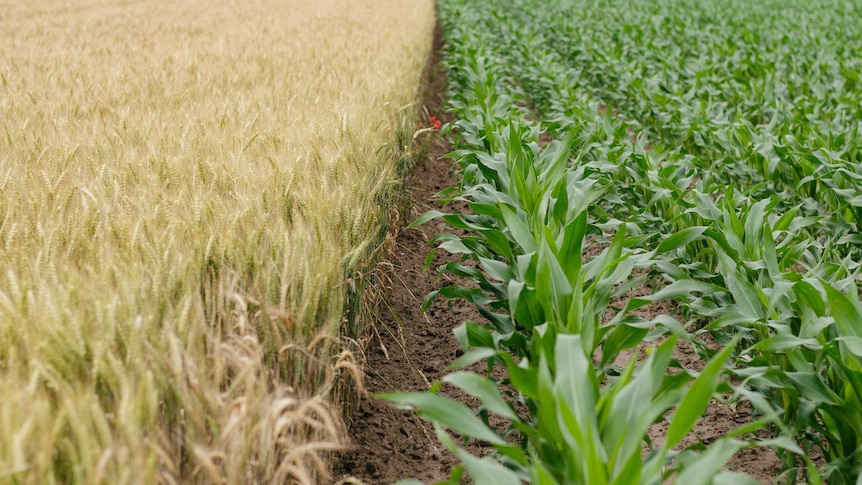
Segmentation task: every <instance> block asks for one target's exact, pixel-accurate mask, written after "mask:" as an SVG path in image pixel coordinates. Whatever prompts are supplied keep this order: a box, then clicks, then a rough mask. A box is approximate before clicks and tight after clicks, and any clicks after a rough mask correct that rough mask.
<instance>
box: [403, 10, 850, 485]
mask: <svg viewBox="0 0 862 485" xmlns="http://www.w3.org/2000/svg"><path fill="white" fill-rule="evenodd" d="M766 3H767V4H768V3H769V2H766ZM791 3H792V4H793V5H792V7H791V9H792V10H794V12H796V13H797V14H798V15H796V16H788V17H789V18H783V17H782V18H779V16H778V14H777V13H776V10H775V9H770V6H769V5H763V6H749V5H747V4H745V3H743V2H737V1H732V0H727V1H721V2H681V1H678V0H664V1H660V2H615V1H609V2H598V3H595V4H593V3H590V2H583V1H576V0H558V1H555V2H548V3H542V2H537V1H533V0H517V1H514V2H502V1H492V2H484V3H483V4H482V6H481V8H479V6H478V4H477V2H475V1H472V0H446V1H443V2H440V4H439V10H440V16H441V21H442V22H443V24H444V28H445V31H446V36H447V52H446V53H447V60H446V63H447V68H448V73H449V81H450V88H451V90H450V109H451V110H452V111H453V112H454V113H455V115H456V117H457V120H456V121H455V122H454V123H453V124H452V125H451V126H450V127H449V130H450V132H451V133H452V134H453V136H454V140H455V143H456V151H455V152H453V153H452V157H453V158H454V159H455V160H456V162H457V167H458V172H459V175H460V182H459V186H458V188H456V189H450V190H447V191H444V192H443V193H441V197H443V198H447V199H458V200H463V201H465V202H466V203H467V204H468V206H469V211H464V212H460V213H458V212H456V213H454V214H442V213H437V212H432V213H428V214H426V215H425V216H424V217H423V218H421V219H420V220H419V221H417V223H422V222H425V221H427V220H429V219H432V218H436V217H442V218H443V219H444V220H445V221H446V222H447V223H448V224H449V225H450V226H452V227H453V228H456V229H459V230H461V232H460V233H459V234H462V235H454V234H448V235H443V236H441V237H439V238H438V240H437V243H438V244H437V245H438V247H439V248H441V249H444V250H447V251H449V252H452V253H458V254H461V255H462V256H463V259H462V261H461V262H459V263H451V264H448V265H446V266H445V267H444V268H442V270H444V271H448V272H450V273H453V274H455V275H457V276H460V277H462V278H465V279H467V280H469V281H470V284H467V285H463V286H462V285H454V286H450V287H446V288H443V289H441V290H439V292H435V293H434V294H432V295H429V298H434V297H437V296H442V297H446V298H463V299H466V300H469V301H471V302H472V303H474V304H475V305H476V307H477V308H478V309H479V311H480V312H481V313H482V314H483V316H484V317H485V318H486V320H487V323H485V324H481V323H476V322H466V323H465V324H464V325H462V326H461V327H459V328H458V329H457V330H456V335H457V337H458V339H459V341H460V342H461V345H462V346H463V348H464V350H465V353H464V355H463V356H462V357H461V358H459V360H458V361H456V362H455V363H453V368H455V369H460V370H458V371H457V372H454V373H453V374H450V375H449V376H448V377H446V378H445V379H444V381H445V382H447V383H449V384H451V385H454V386H456V387H459V388H461V389H462V390H464V391H465V392H466V393H467V394H470V395H472V396H474V397H475V398H477V401H478V402H479V403H480V404H479V405H478V406H476V407H474V408H473V409H471V408H469V407H467V406H465V405H463V404H459V403H457V402H455V401H453V400H451V399H448V398H446V397H443V396H441V395H439V394H437V392H436V391H437V390H438V389H439V386H437V387H435V388H434V389H432V391H431V392H430V393H424V394H419V393H414V394H400V395H393V396H389V398H390V399H392V400H393V401H395V402H396V403H397V404H399V405H402V406H406V407H412V408H415V409H417V410H418V411H419V413H420V414H421V415H423V416H424V417H426V418H428V419H430V420H431V421H432V422H434V423H435V425H436V426H437V429H438V434H439V436H440V438H441V440H443V442H444V443H446V444H447V446H448V447H449V448H450V449H451V450H453V451H454V452H455V453H457V454H458V455H459V456H460V457H461V459H462V461H463V468H461V467H459V468H457V469H456V470H454V471H453V475H452V479H451V480H450V481H451V482H452V483H457V482H458V480H459V479H460V475H461V473H462V472H463V471H464V469H466V472H467V473H469V474H470V476H471V477H472V479H473V480H474V481H475V482H476V483H480V484H481V483H521V481H527V482H529V483H541V484H556V483H589V484H598V483H620V484H622V483H626V484H628V483H644V484H647V483H662V482H663V481H665V480H667V479H669V478H671V477H674V476H675V477H676V480H677V483H687V484H688V483H746V482H753V479H752V478H751V477H747V476H745V475H743V474H741V473H738V472H730V471H723V470H722V468H723V467H724V466H725V464H726V463H727V462H728V460H729V459H730V458H731V457H732V456H733V455H734V454H735V453H737V452H739V451H740V450H743V449H745V448H751V447H767V448H771V449H774V450H776V452H777V454H778V456H779V457H780V458H781V461H782V465H783V467H782V470H781V478H782V479H783V480H785V481H788V482H791V483H792V482H795V481H797V480H804V481H806V482H808V483H820V482H823V481H825V482H828V483H855V482H856V481H857V477H858V476H859V471H860V469H862V461H860V460H862V451H860V450H862V448H860V445H862V441H860V440H861V439H862V402H860V398H862V305H860V303H859V298H858V295H857V287H856V281H857V279H858V275H859V272H860V268H859V264H858V262H857V261H858V260H859V249H860V244H859V242H860V240H859V236H858V226H857V224H858V221H859V216H860V215H862V213H860V211H859V209H860V201H862V197H860V195H862V191H860V187H859V184H858V181H859V180H860V173H862V170H860V166H859V164H860V161H862V160H859V152H858V145H859V143H858V142H857V140H858V131H859V126H860V119H862V114H860V113H859V112H858V106H856V105H855V104H853V103H852V102H850V101H849V100H852V99H859V98H858V95H859V94H860V93H859V89H860V87H859V86H857V83H856V81H854V79H858V76H859V72H860V64H859V62H858V61H857V60H854V59H853V58H852V56H850V55H849V54H848V52H849V51H848V50H847V49H846V48H845V46H846V45H855V44H854V43H859V42H862V36H860V35H859V34H858V33H856V32H855V31H853V30H852V25H854V24H853V22H856V21H858V16H859V14H858V12H859V9H858V8H857V7H855V6H854V5H853V4H848V3H846V2H845V3H839V2H827V3H830V5H821V6H816V7H814V6H806V5H807V4H803V3H802V2H791ZM831 3H834V4H835V5H831ZM772 7H774V5H773V6H772ZM833 7H834V8H833ZM854 19H855V20H854ZM826 22H831V23H832V25H833V27H834V28H835V29H836V30H837V31H838V33H829V34H824V35H820V34H821V33H822V27H823V26H824V25H826ZM761 26H764V27H762V28H761ZM818 26H819V27H818ZM788 32H796V33H798V35H795V36H788V35H787V33H788ZM677 46H686V48H685V49H681V48H679V47H677ZM791 51H792V53H793V57H792V58H791V59H790V60H787V59H786V55H788V54H787V53H788V52H791ZM734 56H735V57H734ZM728 59H730V60H728ZM830 83H831V84H830ZM854 97H855V98H854ZM549 140H553V141H550V142H548V141H549ZM643 288H648V289H649V290H650V293H648V295H647V296H636V295H642V294H643V292H637V293H635V292H633V290H635V289H643ZM617 301H623V302H624V303H623V304H622V305H620V306H615V305H616V303H612V302H617ZM658 301H668V302H670V305H669V307H671V308H675V310H674V312H671V314H663V315H658V316H655V317H654V318H651V319H649V320H647V319H645V318H643V317H642V316H639V314H638V312H637V310H639V309H642V308H644V307H646V306H648V305H651V304H653V303H655V302H658ZM679 345H687V346H688V345H690V346H691V347H693V348H694V349H695V350H696V351H697V353H698V354H699V355H700V356H701V358H702V361H703V362H702V365H697V366H688V367H686V366H685V365H683V364H682V363H680V362H679V361H677V360H676V359H675V358H674V353H673V351H674V348H675V346H679ZM477 362H485V363H487V371H488V372H487V373H482V374H479V373H476V372H474V371H470V370H465V368H467V367H469V366H470V365H472V364H475V363H477ZM495 367H502V368H503V369H504V370H505V372H504V375H505V377H503V378H500V377H499V376H500V375H501V374H500V373H499V372H498V373H492V370H493V369H494V368H495ZM470 368H471V369H473V367H470ZM495 376H497V377H495ZM713 400H716V401H718V402H721V403H723V404H724V405H728V406H736V407H742V406H750V407H751V409H752V410H753V411H754V413H753V414H754V418H753V419H752V420H751V421H749V422H747V423H744V424H741V425H740V426H739V427H738V428H737V429H735V430H733V431H732V432H730V433H727V434H726V435H725V436H723V437H721V438H719V439H717V440H714V441H711V442H709V443H707V442H703V441H701V440H699V439H695V440H691V439H687V435H689V434H690V432H691V431H692V429H693V426H694V425H695V423H696V422H697V420H698V419H699V418H700V417H701V416H702V415H703V413H704V412H705V411H706V410H707V407H708V405H709V404H710V402H711V401H713ZM490 414H494V415H497V416H500V417H502V418H503V419H504V420H505V422H506V423H507V425H506V426H505V427H501V426H492V425H491V422H492V421H491V420H490V419H489V415H490ZM662 421H665V422H666V424H667V432H666V434H665V436H663V439H661V440H658V439H656V440H652V439H650V436H651V435H650V433H649V431H650V428H651V427H652V426H653V425H655V424H656V423H659V422H662ZM495 422H496V421H495ZM446 429H449V430H455V431H457V432H458V433H460V434H461V435H462V436H464V437H465V438H473V439H476V440H479V441H481V442H485V443H488V444H489V445H492V446H493V447H494V448H495V450H496V453H495V454H492V455H490V456H487V457H484V458H478V457H475V456H472V455H470V454H468V453H467V452H466V451H465V450H464V449H462V448H460V447H459V446H458V444H457V441H456V440H454V439H453V438H452V437H451V436H450V435H449V434H448V433H447V432H446V431H445V430H446ZM813 456H814V457H819V458H817V459H816V460H813V459H812V458H811V457H813ZM776 478H778V477H776ZM754 483H756V482H754Z"/></svg>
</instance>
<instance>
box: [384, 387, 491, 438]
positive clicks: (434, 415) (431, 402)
mask: <svg viewBox="0 0 862 485" xmlns="http://www.w3.org/2000/svg"><path fill="white" fill-rule="evenodd" d="M377 397H378V398H380V399H384V400H386V401H389V402H391V403H392V404H393V405H395V406H396V407H397V408H399V409H415V410H416V412H417V413H419V415H421V416H423V417H425V418H427V419H429V420H431V421H433V422H435V423H439V424H441V425H443V426H446V427H447V428H449V429H452V430H455V431H457V432H459V433H461V434H463V435H465V436H470V437H472V438H476V439H478V440H481V441H487V442H488V443H491V444H492V445H504V446H505V445H506V441H505V440H504V439H503V438H500V436H499V435H498V434H497V433H495V432H494V431H493V430H492V429H490V428H488V427H487V426H485V424H484V423H482V421H480V420H479V419H477V418H476V416H474V415H473V413H472V412H471V411H470V409H469V408H468V407H467V406H465V405H463V404H461V403H459V402H458V401H455V400H453V399H449V398H448V397H443V396H438V395H436V394H430V393H427V392H405V393H400V394H380V395H378V396H377Z"/></svg>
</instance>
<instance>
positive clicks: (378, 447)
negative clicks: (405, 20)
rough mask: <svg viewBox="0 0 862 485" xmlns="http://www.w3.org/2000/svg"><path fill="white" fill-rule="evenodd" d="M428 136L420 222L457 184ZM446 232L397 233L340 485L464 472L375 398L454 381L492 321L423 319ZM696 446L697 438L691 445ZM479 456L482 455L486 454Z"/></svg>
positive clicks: (705, 434)
mask: <svg viewBox="0 0 862 485" xmlns="http://www.w3.org/2000/svg"><path fill="white" fill-rule="evenodd" d="M441 47H442V32H441V31H440V27H439V25H438V27H437V30H436V31H435V40H434V51H433V55H432V58H431V59H430V61H429V65H428V69H427V72H426V76H427V77H426V82H425V85H424V89H423V93H422V94H423V96H422V101H421V103H422V104H421V105H420V108H421V109H420V113H422V114H421V115H420V117H421V119H422V120H424V121H426V122H427V118H428V117H430V116H436V117H437V119H440V120H442V121H444V122H447V121H450V120H451V115H449V114H448V113H445V112H444V111H443V107H444V99H443V92H444V89H445V86H446V77H445V72H444V71H443V69H442V67H441V66H440V60H441V57H440V49H441ZM426 125H427V123H426ZM427 136H429V137H430V138H429V140H427V143H426V144H425V146H426V148H427V153H426V154H425V155H424V156H423V157H422V160H419V163H418V164H417V165H416V167H415V168H414V169H413V172H412V175H411V177H410V180H409V181H408V182H410V184H409V194H410V197H411V198H412V201H413V207H412V209H411V213H410V215H411V217H412V219H415V218H416V217H418V216H419V215H421V214H422V213H424V212H425V211H427V210H431V209H438V210H440V209H441V205H440V204H439V203H437V202H436V201H434V200H433V196H434V194H436V193H437V192H439V191H440V190H442V189H444V188H447V187H449V186H451V185H453V183H454V179H453V175H452V166H451V164H450V162H449V161H448V159H446V158H443V157H444V156H445V155H446V154H447V153H449V152H450V151H451V149H452V146H451V144H449V143H448V142H447V141H446V140H444V139H443V138H442V137H440V136H438V135H437V134H436V133H431V134H429V135H427ZM458 208H459V209H460V207H458ZM443 210H445V208H443ZM412 219H411V220H412ZM445 230H446V227H445V225H444V223H442V222H439V221H436V222H432V223H428V224H425V225H424V226H422V227H420V228H417V229H407V230H402V231H400V232H399V233H398V234H397V237H396V240H395V247H394V251H393V254H392V258H391V260H390V262H389V263H390V264H391V267H390V271H388V272H387V273H388V274H389V278H390V279H391V282H390V284H389V288H388V290H389V292H390V293H389V294H388V295H386V297H385V301H384V302H383V303H381V304H380V306H379V308H380V312H379V314H378V315H377V321H376V323H375V325H374V331H373V333H374V338H373V339H372V341H371V342H370V343H369V345H368V348H367V351H366V356H365V361H364V365H365V370H366V383H365V387H366V389H367V390H368V391H369V393H370V394H369V395H368V396H366V397H364V398H363V399H362V400H361V402H360V403H358V405H357V408H356V412H355V415H354V417H353V422H352V423H351V425H350V433H351V441H352V443H353V445H352V446H351V447H350V448H348V449H346V450H345V451H343V452H342V453H341V454H340V457H339V460H338V463H337V464H336V470H335V476H336V477H339V478H340V479H341V482H340V483H365V484H390V483H394V482H396V481H398V480H401V479H406V478H416V479H419V480H422V481H424V482H426V483H432V482H435V481H438V480H445V479H446V478H447V477H448V476H449V472H450V470H451V469H452V467H453V466H454V465H455V464H457V459H456V458H455V457H453V456H452V455H451V454H450V453H449V452H448V451H447V450H445V449H444V448H443V447H442V446H441V445H440V443H439V442H438V441H437V438H436V436H435V434H434V429H433V427H432V426H431V425H429V424H428V423H426V422H424V421H422V420H421V419H419V418H418V417H417V416H416V415H415V414H414V413H412V412H408V411H400V410H396V409H394V408H392V407H390V406H389V405H388V404H387V403H386V402H384V401H381V400H379V399H376V398H374V397H373V396H372V395H373V394H376V393H384V392H394V391H424V390H427V389H428V387H429V386H430V384H431V383H434V382H435V381H438V380H440V379H441V378H442V377H443V376H444V375H445V374H446V373H447V366H448V365H449V364H450V363H451V362H452V361H453V360H455V358H457V356H458V355H460V348H459V345H458V343H457V341H456V340H455V337H454V335H453V334H452V329H453V328H455V327H456V326H458V325H460V324H461V323H462V322H464V321H465V320H473V321H481V320H482V319H481V317H480V316H479V314H478V312H476V311H475V309H473V307H472V306H470V305H469V304H467V303H464V302H456V303H454V304H451V305H450V304H449V303H447V302H446V301H444V300H443V299H442V298H441V299H437V300H436V301H435V302H434V303H433V304H432V306H431V307H430V308H429V309H428V311H427V313H424V314H423V313H422V312H421V311H420V304H421V301H422V299H423V298H424V297H425V295H427V294H428V293H429V292H430V291H433V290H436V289H439V288H441V287H442V286H445V285H447V284H450V281H449V280H448V279H447V277H446V276H439V275H438V273H437V271H436V268H439V267H440V265H442V264H445V263H446V262H449V261H452V260H453V258H452V256H450V255H448V254H444V253H445V252H438V253H437V254H436V255H435V257H434V260H433V262H432V265H431V268H432V269H431V270H428V271H426V270H425V259H426V257H427V255H428V252H429V250H430V247H429V246H428V243H429V241H431V240H432V239H433V238H434V237H435V236H436V235H437V234H439V233H441V232H444V231H445ZM597 249H598V248H597ZM588 256H589V255H588ZM635 291H636V292H637V294H647V293H648V292H649V290H648V289H637V290H635ZM630 296H631V295H630ZM613 306H616V307H624V306H625V299H620V300H619V301H614V302H613ZM674 310H675V309H674V307H673V306H672V305H670V304H667V303H656V304H654V305H651V306H650V307H647V308H644V309H643V310H641V312H640V313H641V316H643V317H644V318H648V319H651V318H653V317H654V316H655V315H657V314H659V313H665V314H673V312H674ZM633 356H635V352H632V353H629V354H628V355H626V356H621V360H624V359H627V358H631V357H633ZM675 357H676V358H677V359H678V360H679V361H680V363H681V364H683V365H684V366H685V367H687V368H691V369H699V368H702V363H701V362H700V359H699V357H698V356H697V355H696V354H695V353H694V351H693V350H692V349H691V348H690V347H688V346H687V345H680V346H679V348H678V349H677V351H676V352H675ZM620 363H622V362H620ZM444 394H448V395H450V396H452V397H455V398H457V399H460V400H462V401H464V402H465V403H469V400H468V399H466V398H465V396H464V395H463V394H459V393H456V392H454V391H452V390H451V389H446V388H444ZM750 419H751V416H750V412H749V411H748V410H746V408H745V406H740V407H739V409H732V408H730V407H728V406H725V405H721V404H718V403H714V404H712V405H711V406H710V408H709V410H708V411H707V415H706V416H704V418H703V419H702V420H701V421H700V422H699V423H698V424H697V425H696V428H695V434H696V435H697V436H699V437H700V438H701V439H702V440H703V441H704V442H705V443H709V442H711V441H712V440H714V439H716V438H718V437H720V436H722V435H724V434H725V433H726V432H727V431H729V430H731V429H734V428H736V427H738V426H739V425H740V424H741V423H744V422H747V421H749V420H750ZM666 428H667V425H666V424H665V423H659V424H657V425H655V426H654V427H653V429H652V430H651V432H650V435H651V438H652V439H653V440H654V441H660V440H661V439H662V435H663V433H664V432H666ZM696 439H697V438H696V436H694V435H692V436H690V437H688V438H687V439H686V443H691V442H694V441H696ZM470 451H472V452H474V453H480V454H481V453H482V450H479V449H476V448H471V449H470ZM728 469H731V470H736V471H743V472H746V473H748V474H750V475H751V476H752V477H754V478H755V479H757V480H759V481H761V482H762V483H769V482H771V481H772V480H773V479H774V478H775V477H776V475H777V474H778V471H779V462H778V459H777V458H776V456H775V453H774V452H772V451H771V450H764V449H752V450H746V451H745V452H743V453H741V454H739V455H738V456H736V457H735V458H734V459H733V460H732V461H731V463H730V464H729V466H728Z"/></svg>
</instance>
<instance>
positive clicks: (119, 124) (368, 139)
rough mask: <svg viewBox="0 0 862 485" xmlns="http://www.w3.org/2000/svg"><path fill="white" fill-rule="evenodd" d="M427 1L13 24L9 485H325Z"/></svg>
mask: <svg viewBox="0 0 862 485" xmlns="http://www.w3.org/2000/svg"><path fill="white" fill-rule="evenodd" d="M433 22H434V12H433V2H432V1H431V0H384V1H380V0H315V1H314V2H307V1H302V0H282V1H278V0H250V1H244V2H238V1H224V2H205V1H203V0H178V1H176V2H161V1H155V0H128V1H123V0H90V1H88V0H71V1H69V0H64V1H59V0H45V1H41V2H36V3H35V4H31V3H30V2H24V1H18V0H13V1H11V2H9V1H6V2H0V125H2V126H0V430H2V432H0V483H16V484H18V483H20V484H52V483H64V484H65V483H88V484H89V483H93V484H97V483H105V484H138V483H140V484H151V483H226V484H238V483H289V482H298V483H316V482H322V481H325V480H327V479H328V478H327V473H328V470H329V466H330V465H329V463H328V454H329V453H330V452H331V451H332V450H333V449H336V448H338V447H339V446H342V445H343V442H344V439H343V436H344V427H343V424H342V421H343V420H342V417H341V416H342V412H341V408H340V401H341V399H342V397H341V392H340V391H339V389H340V388H342V387H346V386H345V385H342V384H340V383H341V382H343V381H347V380H348V379H347V377H350V376H351V375H354V376H355V375H356V374H357V372H356V371H357V367H356V364H355V360H356V359H355V358H354V357H353V355H352V354H351V351H350V349H351V348H352V346H351V345H350V341H349V340H350V339H349V337H350V336H351V335H352V331H353V330H354V329H353V328H346V327H353V326H354V325H355V318H354V317H351V318H347V317H346V316H345V315H348V313H349V311H350V309H351V308H350V307H351V306H352V305H354V304H355V300H356V298H357V296H356V295H357V293H360V292H361V291H362V286H363V281H362V278H361V277H360V275H361V274H362V273H363V272H365V271H366V270H367V269H368V265H369V264H371V263H370V261H371V258H372V257H373V255H374V253H375V251H376V248H377V247H378V245H379V243H380V240H381V236H382V234H384V232H382V231H385V228H386V225H387V223H388V217H389V214H388V207H387V204H388V203H389V202H390V200H391V197H392V196H393V191H395V190H396V189H397V187H398V172H397V168H398V164H399V163H400V159H401V158H403V151H404V148H405V144H406V142H405V140H407V141H409V139H410V135H411V131H410V130H411V126H412V123H413V116H414V114H413V111H412V110H413V108H412V102H413V100H414V98H415V96H416V93H417V87H418V83H419V81H420V77H421V72H422V69H423V67H424V64H425V61H426V59H427V55H428V53H429V50H430V45H431V33H432V28H433Z"/></svg>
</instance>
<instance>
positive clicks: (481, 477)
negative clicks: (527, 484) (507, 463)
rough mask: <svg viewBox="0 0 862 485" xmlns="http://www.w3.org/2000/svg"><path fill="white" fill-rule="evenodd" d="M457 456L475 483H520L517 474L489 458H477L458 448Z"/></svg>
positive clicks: (478, 484) (479, 484) (511, 484)
mask: <svg viewBox="0 0 862 485" xmlns="http://www.w3.org/2000/svg"><path fill="white" fill-rule="evenodd" d="M458 458H460V459H461V461H462V462H464V467H465V468H466V469H467V473H469V474H470V477H471V478H472V479H473V482H472V483H474V484H476V485H521V477H520V476H518V474H516V473H515V472H513V471H511V470H509V469H508V468H506V467H504V466H503V465H501V464H500V463H498V462H496V461H494V460H493V459H491V458H477V457H475V456H473V455H471V454H470V453H467V452H466V451H464V450H458Z"/></svg>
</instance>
